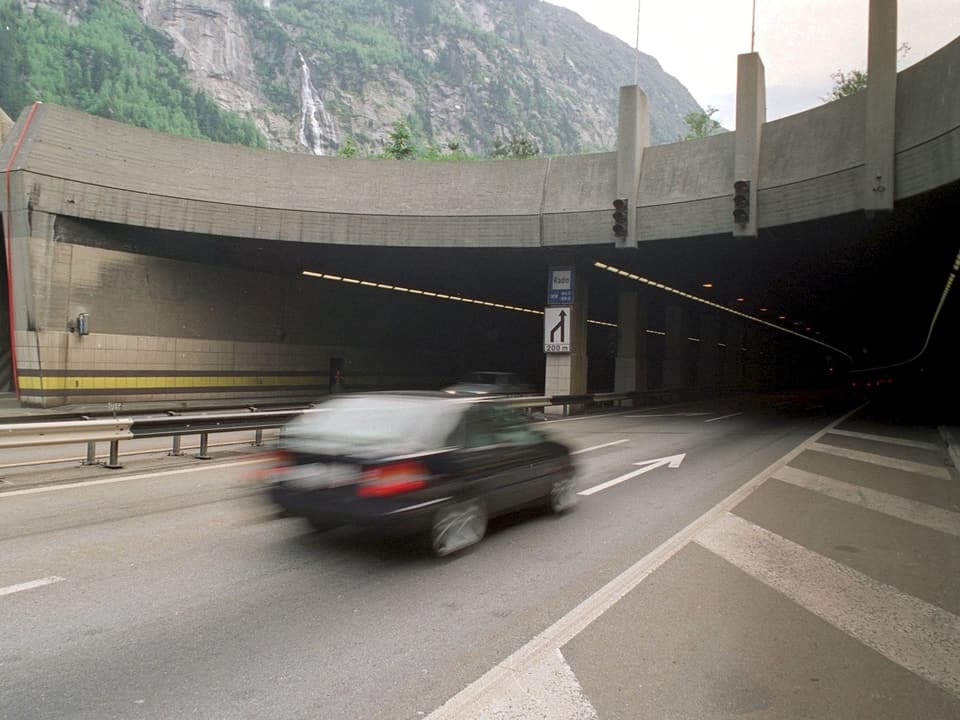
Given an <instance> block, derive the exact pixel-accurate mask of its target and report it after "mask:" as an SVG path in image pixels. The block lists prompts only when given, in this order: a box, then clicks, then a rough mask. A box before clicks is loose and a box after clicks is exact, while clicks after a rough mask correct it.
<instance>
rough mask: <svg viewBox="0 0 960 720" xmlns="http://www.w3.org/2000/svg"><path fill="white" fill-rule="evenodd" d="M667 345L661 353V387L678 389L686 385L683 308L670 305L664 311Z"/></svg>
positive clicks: (685, 343) (685, 336) (685, 344)
mask: <svg viewBox="0 0 960 720" xmlns="http://www.w3.org/2000/svg"><path fill="white" fill-rule="evenodd" d="M664 330H665V331H666V333H667V338H666V341H667V346H666V351H665V352H664V354H663V387H664V389H665V390H678V389H680V388H683V387H686V375H687V345H688V344H689V343H690V341H689V340H687V333H686V327H685V326H684V322H683V308H682V307H679V306H677V305H670V306H668V307H667V311H666V327H665V328H664Z"/></svg>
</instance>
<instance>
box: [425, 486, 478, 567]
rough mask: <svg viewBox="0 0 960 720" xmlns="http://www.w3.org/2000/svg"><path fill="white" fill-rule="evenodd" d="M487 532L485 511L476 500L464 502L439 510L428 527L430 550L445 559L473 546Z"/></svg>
mask: <svg viewBox="0 0 960 720" xmlns="http://www.w3.org/2000/svg"><path fill="white" fill-rule="evenodd" d="M486 532H487V511H486V508H485V507H484V506H483V503H482V502H481V501H480V500H477V499H473V498H472V499H470V500H465V501H463V502H458V503H455V504H453V505H448V506H447V507H445V508H443V509H442V510H439V511H438V512H437V513H436V515H434V517H433V524H432V525H431V527H430V549H431V550H432V552H433V554H434V555H436V556H437V557H446V556H447V555H452V554H453V553H455V552H458V551H460V550H463V549H464V548H466V547H469V546H471V545H475V544H476V543H478V542H480V541H481V540H482V539H483V536H484V535H485V534H486Z"/></svg>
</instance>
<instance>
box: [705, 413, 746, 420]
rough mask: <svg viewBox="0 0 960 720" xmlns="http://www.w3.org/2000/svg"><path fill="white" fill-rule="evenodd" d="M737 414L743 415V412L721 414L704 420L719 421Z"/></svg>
mask: <svg viewBox="0 0 960 720" xmlns="http://www.w3.org/2000/svg"><path fill="white" fill-rule="evenodd" d="M737 415H743V413H742V412H735V413H730V414H729V415H721V416H720V417H716V418H710V419H709V420H704V422H719V421H720V420H726V419H727V418H732V417H736V416H737Z"/></svg>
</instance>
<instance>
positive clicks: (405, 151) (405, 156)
mask: <svg viewBox="0 0 960 720" xmlns="http://www.w3.org/2000/svg"><path fill="white" fill-rule="evenodd" d="M387 137H389V138H390V144H389V145H387V147H386V148H385V149H384V151H383V156H384V157H387V158H391V159H393V160H413V159H414V158H416V157H417V148H416V146H415V145H414V144H413V139H412V133H411V132H410V126H409V125H407V123H406V122H404V121H403V120H397V122H395V123H394V124H393V130H391V131H390V132H389V133H387Z"/></svg>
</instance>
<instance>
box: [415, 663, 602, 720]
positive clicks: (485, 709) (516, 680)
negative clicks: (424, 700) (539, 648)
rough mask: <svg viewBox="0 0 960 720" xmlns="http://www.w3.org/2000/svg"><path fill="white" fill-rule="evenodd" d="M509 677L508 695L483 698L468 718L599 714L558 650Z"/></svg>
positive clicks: (591, 719) (564, 718)
mask: <svg viewBox="0 0 960 720" xmlns="http://www.w3.org/2000/svg"><path fill="white" fill-rule="evenodd" d="M512 679H513V692H512V693H511V694H510V695H498V696H492V697H488V698H484V700H485V702H484V703H483V704H482V705H480V706H476V707H473V708H472V709H471V710H472V715H471V716H470V717H471V718H485V719H486V720H494V719H496V720H508V719H509V718H516V719H517V720H526V719H527V718H540V720H570V719H571V718H577V720H597V718H599V717H600V716H599V715H598V714H597V711H596V709H594V707H593V705H591V704H590V701H589V700H588V699H587V698H586V696H585V695H584V693H583V688H581V687H580V683H579V682H578V681H577V676H576V675H574V674H573V670H572V669H571V668H570V666H569V665H568V664H567V661H566V659H565V658H564V657H563V653H561V652H560V650H555V651H554V652H552V653H548V654H547V656H546V657H545V658H544V659H543V660H542V661H541V662H540V663H538V664H537V665H535V666H532V667H527V668H520V669H518V670H517V671H516V672H515V673H514V675H513V678H512ZM434 715H436V713H434ZM434 715H431V716H430V717H431V718H433V717H434ZM438 717H439V716H438Z"/></svg>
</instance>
